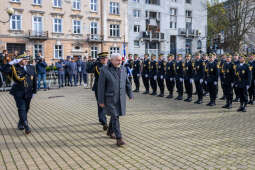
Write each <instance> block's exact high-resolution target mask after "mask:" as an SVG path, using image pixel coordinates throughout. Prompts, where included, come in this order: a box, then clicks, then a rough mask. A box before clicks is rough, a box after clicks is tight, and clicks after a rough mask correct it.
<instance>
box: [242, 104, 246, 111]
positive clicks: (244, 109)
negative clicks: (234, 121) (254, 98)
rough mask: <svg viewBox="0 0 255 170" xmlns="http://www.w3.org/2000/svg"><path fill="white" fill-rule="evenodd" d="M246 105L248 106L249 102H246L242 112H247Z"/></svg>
mask: <svg viewBox="0 0 255 170" xmlns="http://www.w3.org/2000/svg"><path fill="white" fill-rule="evenodd" d="M246 106H247V103H245V104H244V105H243V110H242V112H246Z"/></svg>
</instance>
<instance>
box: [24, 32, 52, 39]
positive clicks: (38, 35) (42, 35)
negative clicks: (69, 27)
mask: <svg viewBox="0 0 255 170" xmlns="http://www.w3.org/2000/svg"><path fill="white" fill-rule="evenodd" d="M48 36H49V35H48V31H33V30H29V31H28V35H27V38H29V39H38V40H46V39H48Z"/></svg>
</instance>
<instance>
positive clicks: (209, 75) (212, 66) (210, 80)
mask: <svg viewBox="0 0 255 170" xmlns="http://www.w3.org/2000/svg"><path fill="white" fill-rule="evenodd" d="M214 59H215V58H214V56H213V55H210V56H209V61H208V63H207V64H206V66H205V73H206V80H205V84H206V86H207V88H208V91H209V95H210V102H209V103H208V104H207V106H215V105H216V103H215V100H216V96H217V93H218V91H217V90H218V78H219V77H218V76H219V70H218V65H217V63H216V62H214Z"/></svg>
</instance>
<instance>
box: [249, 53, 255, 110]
mask: <svg viewBox="0 0 255 170" xmlns="http://www.w3.org/2000/svg"><path fill="white" fill-rule="evenodd" d="M249 67H250V70H251V75H252V76H251V77H252V79H251V87H250V88H249V97H250V101H249V104H251V105H253V104H254V101H255V56H254V55H251V56H250V62H249Z"/></svg>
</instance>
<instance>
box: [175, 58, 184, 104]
mask: <svg viewBox="0 0 255 170" xmlns="http://www.w3.org/2000/svg"><path fill="white" fill-rule="evenodd" d="M175 71H176V76H175V78H176V88H177V91H178V96H177V98H176V99H177V100H182V98H183V76H184V63H183V62H182V61H176V67H175Z"/></svg>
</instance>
